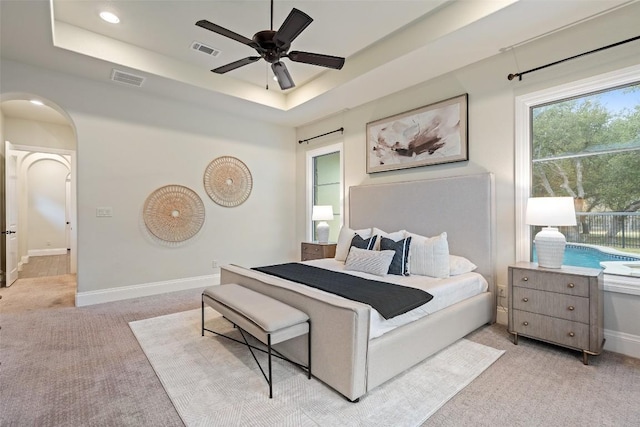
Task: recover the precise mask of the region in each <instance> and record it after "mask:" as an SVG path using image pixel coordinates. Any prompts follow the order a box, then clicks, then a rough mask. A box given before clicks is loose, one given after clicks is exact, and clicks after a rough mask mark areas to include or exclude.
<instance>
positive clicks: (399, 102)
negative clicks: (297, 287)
mask: <svg viewBox="0 0 640 427" xmlns="http://www.w3.org/2000/svg"><path fill="white" fill-rule="evenodd" d="M638 22H640V4H636V5H633V6H630V7H626V8H625V9H624V10H623V11H618V12H614V13H611V14H610V15H609V16H605V17H603V18H599V19H596V20H593V21H590V22H588V23H585V24H581V25H578V26H575V27H572V28H570V29H568V30H565V31H562V32H559V33H556V34H553V35H550V36H547V37H545V38H544V39H541V40H538V41H534V42H532V43H529V44H527V45H525V46H521V47H518V48H516V49H515V51H508V52H504V53H501V54H497V55H496V56H494V57H492V58H489V59H487V60H485V61H482V62H479V63H476V64H473V65H471V66H468V67H465V68H462V69H460V70H457V71H455V72H453V73H450V74H447V75H444V76H441V77H439V78H436V79H433V80H430V81H426V82H424V83H422V84H420V85H417V86H415V87H412V88H410V89H407V90H404V91H401V92H398V93H395V94H393V95H390V96H386V97H384V98H380V99H378V100H376V101H374V102H371V103H368V104H366V105H363V106H360V107H357V108H354V109H352V110H348V111H346V112H343V113H341V114H339V115H336V116H334V117H331V118H327V119H325V120H321V121H318V122H316V123H313V124H310V125H308V126H303V127H301V128H299V129H298V130H297V138H298V139H304V138H309V137H310V136H314V135H318V134H322V133H325V132H328V131H330V130H333V129H337V128H339V127H342V126H343V127H344V128H345V132H344V136H343V138H344V149H345V151H344V165H345V166H344V167H345V197H348V191H347V190H348V188H349V187H350V186H353V185H359V184H373V183H383V182H397V181H406V180H418V179H428V178H434V177H443V176H453V175H463V174H464V175H466V174H473V173H477V172H479V171H484V170H487V171H490V172H492V173H494V174H495V178H496V200H497V224H498V230H497V245H496V246H497V248H498V249H497V269H498V270H497V278H498V284H499V285H506V284H507V267H508V265H509V264H511V263H513V262H514V261H515V238H516V237H515V207H514V194H515V186H514V168H515V166H514V165H515V163H514V133H515V126H514V105H515V97H516V96H517V95H521V94H524V93H528V92H532V91H535V90H540V89H542V88H548V87H552V86H555V85H559V84H562V83H566V82H570V81H573V80H577V79H581V78H585V77H588V76H592V75H597V74H601V73H604V72H608V71H612V70H616V69H620V68H624V67H627V66H631V65H635V64H638V63H640V43H639V42H632V43H628V44H626V45H623V46H619V47H616V48H613V49H609V50H607V51H603V52H600V53H597V54H593V55H590V56H587V57H583V58H580V59H576V60H574V61H569V62H565V63H563V64H561V65H557V66H555V67H551V68H547V69H545V70H541V71H538V72H536V73H531V74H527V75H525V76H524V77H523V80H522V81H518V80H517V79H515V80H513V81H509V80H507V75H508V74H510V73H514V72H521V71H525V70H527V69H530V68H534V67H537V66H540V65H544V64H546V63H549V62H553V61H557V60H559V59H562V58H564V57H568V56H572V55H575V54H577V53H581V52H586V51H589V50H593V49H596V48H598V47H601V46H605V45H607V44H611V43H615V42H618V41H620V40H625V39H627V38H630V37H633V36H635V35H637V34H635V33H636V32H637V31H636V29H637V23H638ZM463 93H468V94H469V159H470V160H469V161H468V162H464V163H453V164H449V165H437V166H428V167H421V168H415V169H405V170H402V171H391V172H382V173H376V174H370V175H367V173H366V166H365V161H366V148H365V137H366V134H365V131H366V124H367V123H368V122H371V121H374V120H377V119H380V118H384V117H388V116H391V115H394V114H398V113H402V112H404V111H408V110H411V109H413V108H417V107H420V106H423V105H428V104H431V103H434V102H438V101H440V100H444V99H448V98H451V97H454V96H456V95H460V94H463ZM330 143H332V141H331V140H330V138H328V139H326V140H325V139H320V140H317V142H316V143H310V144H309V145H306V144H303V145H300V146H299V147H298V152H297V157H296V164H297V168H298V183H297V187H296V191H297V195H298V210H299V211H301V212H302V210H303V209H304V204H305V191H306V185H305V182H304V158H305V151H306V150H309V149H315V148H318V147H319V146H322V145H324V144H330ZM345 209H348V206H345ZM472 215H473V214H472V212H470V220H472ZM345 222H348V212H345ZM305 225H306V224H305V220H304V218H303V217H301V216H299V217H298V222H297V226H296V234H297V236H298V239H303V238H304V236H305V234H304V232H305ZM389 231H393V230H389ZM616 300H617V298H611V297H610V296H607V305H608V309H607V310H606V312H605V329H609V330H613V331H621V332H624V333H629V334H632V335H633V336H634V337H635V336H637V337H638V339H640V334H638V333H637V332H638V331H637V330H636V329H637V327H636V326H634V325H636V324H637V313H638V312H640V301H638V300H637V298H636V299H635V300H633V302H632V303H627V304H625V305H622V304H619V303H617V302H616ZM502 305H503V306H505V307H506V305H507V304H506V300H505V301H504V302H503V303H502ZM505 318H506V317H505ZM638 344H640V340H639V341H638ZM638 351H640V347H638ZM639 354H640V353H639Z"/></svg>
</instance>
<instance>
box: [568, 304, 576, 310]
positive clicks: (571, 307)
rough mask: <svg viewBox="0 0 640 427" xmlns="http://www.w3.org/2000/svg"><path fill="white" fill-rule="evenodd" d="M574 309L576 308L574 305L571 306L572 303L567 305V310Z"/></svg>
mask: <svg viewBox="0 0 640 427" xmlns="http://www.w3.org/2000/svg"><path fill="white" fill-rule="evenodd" d="M575 309H576V308H575V307H574V306H572V305H570V306H569V307H567V310H569V311H573V310H575Z"/></svg>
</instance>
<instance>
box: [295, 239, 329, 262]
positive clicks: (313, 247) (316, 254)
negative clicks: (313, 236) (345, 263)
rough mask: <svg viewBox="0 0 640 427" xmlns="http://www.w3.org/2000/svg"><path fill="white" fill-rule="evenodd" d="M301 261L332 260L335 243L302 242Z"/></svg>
mask: <svg viewBox="0 0 640 427" xmlns="http://www.w3.org/2000/svg"><path fill="white" fill-rule="evenodd" d="M300 252H301V258H302V261H309V260H311V259H320V258H333V257H334V256H336V244H335V243H318V242H302V247H301V251H300Z"/></svg>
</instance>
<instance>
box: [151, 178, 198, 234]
mask: <svg viewBox="0 0 640 427" xmlns="http://www.w3.org/2000/svg"><path fill="white" fill-rule="evenodd" d="M143 217H144V223H145V225H146V226H147V229H148V230H149V231H150V232H151V234H153V235H154V236H156V237H157V238H159V239H161V240H165V241H167V242H184V241H185V240H188V239H190V238H192V237H193V236H195V235H196V234H198V231H200V229H201V228H202V225H203V224H204V203H202V199H201V198H200V196H198V195H197V194H196V193H195V192H194V191H193V190H191V189H190V188H187V187H183V186H182V185H167V186H165V187H160V188H158V189H157V190H156V191H154V192H153V193H151V194H150V195H149V197H147V200H146V201H145V202H144V211H143Z"/></svg>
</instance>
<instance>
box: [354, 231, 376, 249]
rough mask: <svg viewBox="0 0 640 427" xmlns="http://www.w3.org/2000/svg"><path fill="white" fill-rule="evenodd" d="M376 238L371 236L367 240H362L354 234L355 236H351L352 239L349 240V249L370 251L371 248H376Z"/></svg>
mask: <svg viewBox="0 0 640 427" xmlns="http://www.w3.org/2000/svg"><path fill="white" fill-rule="evenodd" d="M377 238H378V236H371V237H369V238H368V239H363V238H362V237H360V235H359V234H356V235H355V236H353V239H351V247H352V248H353V247H356V248H360V249H366V250H368V251H372V250H373V248H374V247H375V246H376V239H377Z"/></svg>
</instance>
